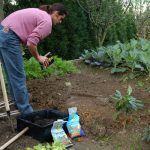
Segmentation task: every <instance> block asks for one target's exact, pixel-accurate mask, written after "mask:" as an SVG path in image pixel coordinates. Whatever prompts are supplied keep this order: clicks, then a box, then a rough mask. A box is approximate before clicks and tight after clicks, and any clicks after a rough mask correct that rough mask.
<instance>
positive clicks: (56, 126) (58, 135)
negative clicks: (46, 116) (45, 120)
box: [51, 119, 73, 148]
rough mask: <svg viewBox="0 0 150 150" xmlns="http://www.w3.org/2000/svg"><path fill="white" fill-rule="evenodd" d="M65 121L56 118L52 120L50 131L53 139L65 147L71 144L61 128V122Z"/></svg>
mask: <svg viewBox="0 0 150 150" xmlns="http://www.w3.org/2000/svg"><path fill="white" fill-rule="evenodd" d="M65 122H66V121H64V120H62V119H58V120H57V121H54V123H53V126H52V129H51V133H52V137H53V140H54V141H60V142H61V143H62V144H64V146H65V147H66V148H67V147H70V146H72V145H73V144H72V142H71V141H70V139H69V138H68V136H67V135H66V133H65V131H64V129H63V124H64V123H65Z"/></svg>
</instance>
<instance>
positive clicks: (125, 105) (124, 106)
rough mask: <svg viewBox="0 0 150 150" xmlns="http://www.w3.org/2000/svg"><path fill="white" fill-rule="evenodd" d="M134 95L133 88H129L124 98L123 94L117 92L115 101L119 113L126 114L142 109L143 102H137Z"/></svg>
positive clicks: (114, 96)
mask: <svg viewBox="0 0 150 150" xmlns="http://www.w3.org/2000/svg"><path fill="white" fill-rule="evenodd" d="M131 94H132V88H131V86H128V89H127V94H126V95H124V96H122V94H121V92H120V91H118V90H116V92H115V94H114V95H113V97H112V98H113V100H114V102H115V109H116V111H117V112H125V113H126V114H127V113H128V112H130V111H132V110H138V109H142V108H143V107H144V104H143V102H142V101H140V100H137V99H136V98H134V97H133V96H131Z"/></svg>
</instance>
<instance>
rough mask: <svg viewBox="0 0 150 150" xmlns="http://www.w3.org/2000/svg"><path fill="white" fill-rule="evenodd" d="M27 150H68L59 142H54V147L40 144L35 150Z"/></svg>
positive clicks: (28, 149) (29, 149)
mask: <svg viewBox="0 0 150 150" xmlns="http://www.w3.org/2000/svg"><path fill="white" fill-rule="evenodd" d="M26 150H66V148H65V146H64V145H63V144H62V143H60V142H59V141H54V142H53V143H52V145H50V144H48V143H47V144H46V145H42V144H38V145H36V146H34V147H33V148H30V147H27V148H26Z"/></svg>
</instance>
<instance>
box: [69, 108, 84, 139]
mask: <svg viewBox="0 0 150 150" xmlns="http://www.w3.org/2000/svg"><path fill="white" fill-rule="evenodd" d="M68 111H69V119H68V121H67V129H68V132H69V136H70V137H71V138H76V137H80V136H84V135H85V133H84V131H83V129H82V128H81V125H80V117H79V116H78V115H77V107H72V108H69V109H68Z"/></svg>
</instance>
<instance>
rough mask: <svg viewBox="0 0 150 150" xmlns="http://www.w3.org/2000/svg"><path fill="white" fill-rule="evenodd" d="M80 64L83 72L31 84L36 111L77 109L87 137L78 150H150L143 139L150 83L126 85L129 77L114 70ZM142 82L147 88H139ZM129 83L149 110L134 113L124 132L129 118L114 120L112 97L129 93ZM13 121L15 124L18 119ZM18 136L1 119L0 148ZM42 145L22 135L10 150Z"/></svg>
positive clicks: (149, 115)
mask: <svg viewBox="0 0 150 150" xmlns="http://www.w3.org/2000/svg"><path fill="white" fill-rule="evenodd" d="M76 64H77V66H78V68H79V70H80V73H77V74H68V75H65V76H64V77H59V76H50V77H48V78H45V79H34V80H30V81H28V82H27V85H28V90H29V93H30V95H31V100H30V101H31V103H32V105H33V108H34V109H35V110H39V109H46V108H48V109H51V108H53V109H58V110H60V111H63V112H67V111H68V110H67V109H68V108H69V107H74V106H76V107H77V108H78V114H79V116H80V118H81V125H82V127H83V128H84V130H85V133H86V137H85V138H82V139H79V140H78V141H74V143H75V145H74V146H73V149H75V150H100V149H102V150H130V149H131V150H149V149H150V144H148V143H146V142H144V141H142V140H141V139H142V137H143V133H144V130H145V128H146V127H147V125H148V123H150V99H149V98H150V92H149V90H150V89H149V85H150V80H149V79H148V78H146V77H140V78H136V79H133V80H129V81H126V82H123V77H126V76H127V74H115V75H112V74H111V73H110V69H103V68H97V67H91V66H88V65H85V64H83V63H81V62H79V63H76ZM141 80H142V81H143V82H144V87H140V86H138V81H141ZM129 84H130V85H131V87H132V88H133V96H134V97H136V98H137V99H139V100H142V101H143V102H144V104H145V107H144V109H143V110H140V111H137V112H133V113H131V114H130V117H129V118H128V122H127V124H126V128H125V129H124V128H123V124H124V123H125V120H126V119H125V118H124V117H123V116H122V117H121V118H120V120H117V121H116V120H114V113H115V109H114V105H113V102H112V99H111V96H112V95H113V94H114V92H115V90H119V91H121V93H122V94H125V93H126V90H127V87H128V85H129ZM0 95H1V99H2V94H0ZM13 122H14V125H15V124H16V120H15V118H14V121H13ZM14 135H16V133H12V132H11V128H10V125H9V122H8V119H7V118H2V119H0V139H1V140H0V145H3V144H4V143H5V142H7V141H8V140H9V139H10V138H11V137H13V136H14ZM38 143H39V142H38V141H36V140H34V139H32V138H31V137H29V136H22V137H21V138H19V139H18V140H17V141H15V142H14V143H13V144H11V145H10V146H9V147H8V148H7V149H8V150H24V149H25V148H26V147H28V146H29V147H32V146H33V145H36V144H38Z"/></svg>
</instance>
